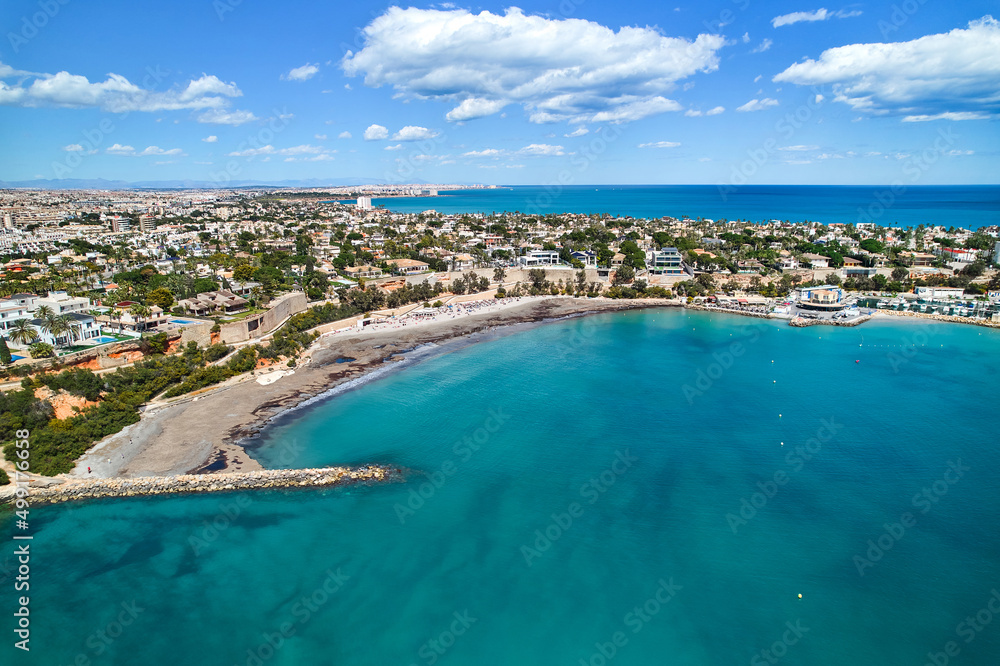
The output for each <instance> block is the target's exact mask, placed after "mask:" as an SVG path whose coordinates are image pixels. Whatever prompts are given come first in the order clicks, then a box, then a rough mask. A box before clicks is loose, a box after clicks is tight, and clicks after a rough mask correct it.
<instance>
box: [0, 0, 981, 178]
mask: <svg viewBox="0 0 1000 666" xmlns="http://www.w3.org/2000/svg"><path fill="white" fill-rule="evenodd" d="M991 12H992V13H995V14H997V17H998V18H1000V11H998V6H997V4H996V3H995V2H961V3H946V2H930V1H927V0H924V1H923V3H922V2H921V0H908V1H907V2H899V1H898V0H897V1H893V2H879V3H853V4H843V5H839V4H829V3H827V2H825V0H824V2H822V3H821V2H818V1H815V2H814V1H813V0H806V1H803V0H795V1H791V2H768V3H760V2H754V1H753V0H722V1H717V2H701V1H698V2H685V3H662V2H614V3H612V2H602V1H598V0H552V1H550V2H521V3H517V4H497V3H483V4H476V5H462V4H451V3H443V4H417V5H405V4H404V5H398V6H396V5H392V4H379V3H354V4H348V3H318V2H312V3H307V2H297V1H294V0H292V1H289V2H284V3H281V4H280V6H279V5H277V4H275V3H260V2H252V1H251V0H214V1H213V0H199V1H196V2H195V1H187V0H176V1H175V2H170V3H135V2H128V3H126V2H124V1H122V2H119V1H117V0H107V1H103V2H101V3H100V5H99V9H98V8H96V7H95V6H94V4H93V3H84V2H79V0H35V1H34V2H28V1H21V0H8V1H6V2H4V3H3V6H2V8H0V25H2V26H3V36H2V38H0V127H2V128H3V131H2V132H0V155H2V156H3V158H2V160H0V180H29V179H33V178H108V179H120V180H127V181H141V180H173V179H192V180H212V181H215V182H218V183H219V184H220V185H224V184H225V183H227V182H231V181H233V180H264V181H281V180H289V179H305V178H319V179H325V178H347V177H361V178H371V179H379V180H386V181H390V182H415V181H423V182H434V183H449V182H463V183H470V182H482V183H496V184H549V183H556V182H560V181H561V182H563V183H566V184H569V183H575V184H597V183H600V184H611V183H622V184H626V183H709V184H735V185H738V184H743V183H748V184H765V183H789V184H796V183H815V184H886V183H891V182H894V181H901V182H904V183H906V184H952V183H996V182H997V177H996V174H997V173H1000V159H998V147H1000V133H998V132H997V125H996V120H997V117H998V115H1000V58H998V57H997V53H1000V26H998V24H997V22H996V21H994V20H993V19H992V18H991V17H990V14H991ZM879 44H881V45H879Z"/></svg>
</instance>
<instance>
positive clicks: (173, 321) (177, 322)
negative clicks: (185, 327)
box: [170, 319, 197, 324]
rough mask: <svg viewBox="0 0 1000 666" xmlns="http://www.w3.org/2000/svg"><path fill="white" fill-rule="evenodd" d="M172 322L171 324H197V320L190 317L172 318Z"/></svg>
mask: <svg viewBox="0 0 1000 666" xmlns="http://www.w3.org/2000/svg"><path fill="white" fill-rule="evenodd" d="M170 323H171V324H195V323H197V322H193V321H191V320H190V319H171V320H170Z"/></svg>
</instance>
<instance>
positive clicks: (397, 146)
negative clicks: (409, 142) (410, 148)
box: [385, 143, 403, 150]
mask: <svg viewBox="0 0 1000 666" xmlns="http://www.w3.org/2000/svg"><path fill="white" fill-rule="evenodd" d="M385 149H386V150H402V149H403V144H401V143H397V144H396V145H395V146H386V147H385Z"/></svg>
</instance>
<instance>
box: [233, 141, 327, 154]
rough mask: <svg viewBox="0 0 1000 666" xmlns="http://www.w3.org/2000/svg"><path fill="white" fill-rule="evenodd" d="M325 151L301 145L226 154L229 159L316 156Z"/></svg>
mask: <svg viewBox="0 0 1000 666" xmlns="http://www.w3.org/2000/svg"><path fill="white" fill-rule="evenodd" d="M326 152H327V151H325V150H323V148H321V147H319V146H310V145H309V144H303V145H301V146H291V147H290V148H275V147H274V146H272V145H271V144H268V145H266V146H261V147H260V148H247V149H246V150H237V151H233V152H231V153H228V155H229V156H230V157H256V156H258V155H292V156H295V155H316V154H322V153H326Z"/></svg>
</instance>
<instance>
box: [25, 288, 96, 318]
mask: <svg viewBox="0 0 1000 666" xmlns="http://www.w3.org/2000/svg"><path fill="white" fill-rule="evenodd" d="M36 299H37V300H36V301H35V308H39V307H41V306H43V305H47V306H48V307H50V308H52V311H53V312H54V313H56V314H57V315H60V314H70V313H73V312H77V313H84V314H86V313H87V312H88V311H89V310H90V299H89V298H84V297H82V296H70V295H69V294H67V293H66V292H65V291H51V292H49V295H48V296H38V297H36Z"/></svg>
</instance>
